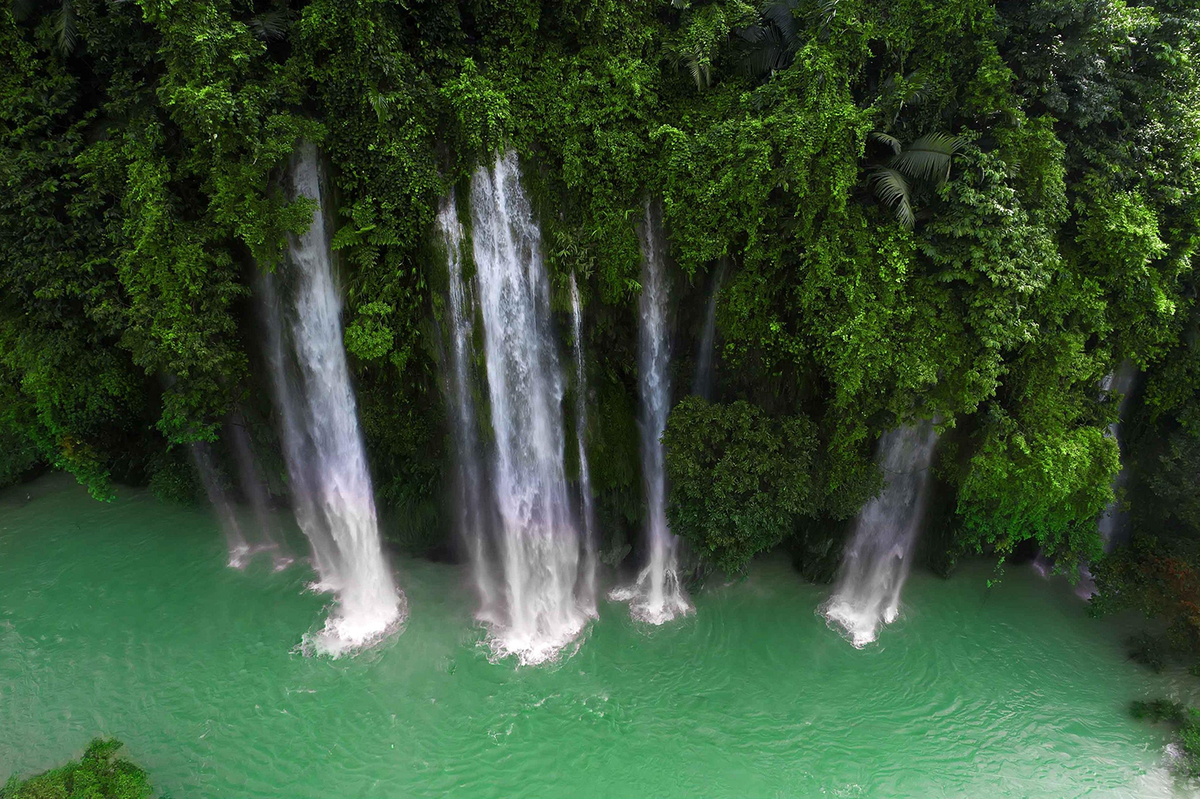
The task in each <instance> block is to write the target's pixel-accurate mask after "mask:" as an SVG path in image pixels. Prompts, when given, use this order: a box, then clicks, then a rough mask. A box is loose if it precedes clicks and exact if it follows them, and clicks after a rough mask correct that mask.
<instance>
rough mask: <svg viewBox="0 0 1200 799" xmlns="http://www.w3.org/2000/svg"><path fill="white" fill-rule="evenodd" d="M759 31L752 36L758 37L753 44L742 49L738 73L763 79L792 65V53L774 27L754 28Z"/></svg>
mask: <svg viewBox="0 0 1200 799" xmlns="http://www.w3.org/2000/svg"><path fill="white" fill-rule="evenodd" d="M754 27H756V28H758V29H759V31H756V32H754V33H752V34H751V35H754V36H758V37H759V38H758V39H757V40H755V41H751V40H747V41H751V44H750V45H749V46H747V47H744V48H742V53H741V57H740V58H739V59H738V71H739V72H742V73H743V74H746V75H749V76H750V77H754V78H761V77H763V76H765V75H770V74H771V73H773V72H778V71H779V70H781V69H783V68H785V67H786V66H787V65H788V64H789V63H791V53H790V52H789V51H788V49H787V47H786V46H785V45H784V43H783V39H782V37H781V35H780V33H779V30H778V29H777V28H776V27H775V26H774V25H768V26H754Z"/></svg>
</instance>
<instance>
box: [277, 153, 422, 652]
mask: <svg viewBox="0 0 1200 799" xmlns="http://www.w3.org/2000/svg"><path fill="white" fill-rule="evenodd" d="M290 176H291V186H290V189H291V194H292V196H293V198H305V199H309V200H312V201H314V210H313V219H312V224H311V225H310V226H309V228H308V230H307V231H306V232H305V233H303V234H302V235H299V236H291V237H289V246H288V258H287V263H286V268H285V269H284V270H283V274H281V275H274V274H268V275H266V276H265V277H264V280H263V285H262V294H263V300H264V304H265V306H266V326H267V355H268V359H267V360H268V363H269V364H270V368H271V372H272V377H273V382H274V385H275V394H276V402H277V404H278V406H279V410H280V415H281V422H282V424H281V427H282V430H281V434H282V437H283V443H284V456H285V459H286V461H287V467H288V475H289V478H290V489H291V495H292V501H293V506H294V508H295V512H296V520H297V522H298V523H299V525H300V528H301V530H303V531H304V534H305V535H306V536H307V537H308V539H309V541H310V542H311V544H312V549H313V565H314V566H315V568H316V571H317V575H318V578H319V582H318V583H317V585H316V587H317V588H320V589H323V590H330V591H333V592H334V593H335V594H336V596H337V607H336V608H335V609H334V610H333V612H332V613H331V614H330V617H329V618H328V619H327V620H326V623H325V626H324V629H323V630H322V631H321V632H320V633H317V634H315V635H310V636H306V642H305V643H306V647H305V648H306V650H308V651H317V652H322V653H327V654H331V655H334V656H337V655H339V654H342V653H344V652H347V651H350V650H353V649H355V648H358V647H361V646H363V645H366V644H369V643H372V642H374V641H376V640H378V639H379V638H380V637H381V636H383V635H384V634H386V633H387V632H388V631H389V630H391V629H393V628H395V627H396V626H397V625H398V624H399V623H400V621H401V619H402V617H403V610H404V605H403V595H402V594H401V593H400V592H399V591H398V589H397V588H396V585H395V583H394V581H393V579H392V575H391V572H390V571H389V569H388V566H387V563H386V562H385V560H384V557H383V551H382V546H381V542H380V536H379V527H378V523H377V521H376V515H375V500H374V496H373V493H372V489H371V477H370V474H369V473H368V470H367V460H366V453H365V451H364V449H363V443H362V437H361V435H360V433H359V429H358V418H357V410H356V404H355V398H354V391H353V389H352V387H351V385H350V372H349V369H348V367H347V365H346V353H345V350H344V349H343V346H342V327H341V318H340V316H341V298H340V296H339V294H338V291H337V287H336V285H335V284H334V277H333V264H332V255H331V252H330V247H329V233H328V230H327V228H326V224H325V217H324V213H323V210H322V207H321V201H322V186H321V179H320V165H319V158H318V155H317V149H316V147H315V146H314V145H312V144H308V143H305V144H301V145H300V146H299V147H298V148H297V151H296V154H295V155H294V156H293V158H292V163H291V165H290ZM285 296H286V298H287V300H288V302H286V303H285V301H284V298H285Z"/></svg>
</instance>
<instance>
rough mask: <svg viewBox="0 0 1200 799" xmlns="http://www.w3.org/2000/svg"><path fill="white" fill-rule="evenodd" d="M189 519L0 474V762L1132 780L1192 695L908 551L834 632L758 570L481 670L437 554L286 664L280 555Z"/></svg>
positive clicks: (322, 774) (551, 781) (1037, 596)
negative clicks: (858, 627) (349, 634)
mask: <svg viewBox="0 0 1200 799" xmlns="http://www.w3.org/2000/svg"><path fill="white" fill-rule="evenodd" d="M225 560H226V553H225V550H224V544H223V539H222V537H221V534H220V532H219V531H218V529H217V526H216V524H215V522H214V521H213V520H212V519H211V518H210V516H209V515H208V514H207V513H205V512H203V511H198V510H191V509H181V508H175V507H170V506H166V505H162V504H159V503H158V502H156V501H155V500H154V499H153V498H152V497H151V496H150V495H149V494H147V493H144V492H136V491H125V492H122V497H121V498H120V499H118V501H116V502H114V503H112V504H108V505H102V504H99V503H96V502H94V501H92V500H90V499H89V498H88V497H87V496H86V494H85V493H84V492H83V490H82V489H80V488H79V487H77V486H75V485H74V484H73V483H72V482H71V481H69V480H67V479H64V478H61V477H51V478H45V479H43V480H40V481H38V482H37V483H35V484H32V485H31V486H23V487H19V488H16V489H10V490H8V491H7V492H4V493H2V494H0V779H3V777H4V776H5V775H6V774H8V773H9V772H17V773H20V774H28V773H31V772H34V771H38V770H42V769H45V768H49V767H51V766H54V765H57V764H59V763H60V762H62V761H65V760H66V759H68V758H70V757H73V756H76V755H78V754H79V753H80V752H81V751H82V749H83V747H84V746H85V745H86V743H87V741H88V740H89V739H90V738H92V737H93V736H95V735H98V734H106V735H116V736H118V737H120V738H121V739H123V740H124V741H126V743H127V745H128V753H129V755H130V756H131V757H133V758H134V759H135V760H137V761H138V762H139V763H141V764H142V765H144V766H145V767H146V768H147V769H148V770H149V771H150V773H151V776H152V778H153V780H154V782H155V785H156V786H157V787H158V788H159V789H161V790H164V791H166V792H169V794H170V795H171V796H172V797H174V799H184V797H224V796H230V797H421V796H443V795H454V796H470V797H593V796H630V797H632V796H654V797H757V796H762V797H820V796H851V797H855V796H859V797H937V796H952V797H961V796H972V797H1009V796H1010V797H1054V798H1055V799H1062V798H1063V797H1085V796H1086V797H1122V796H1128V797H1154V796H1190V795H1193V786H1189V785H1184V784H1181V783H1179V782H1178V781H1176V780H1175V779H1173V778H1172V777H1171V776H1170V774H1169V772H1168V771H1167V769H1166V768H1165V766H1164V764H1165V763H1166V761H1167V760H1168V758H1169V755H1168V753H1167V750H1166V742H1167V737H1166V733H1165V732H1164V731H1162V730H1158V729H1155V728H1154V727H1150V726H1146V725H1144V724H1142V723H1140V722H1136V721H1134V720H1132V719H1130V718H1129V717H1128V714H1127V712H1126V708H1127V705H1128V703H1129V701H1130V700H1131V699H1135V698H1152V697H1157V696H1161V695H1164V694H1171V695H1176V696H1178V695H1179V694H1180V692H1181V691H1186V690H1189V689H1190V683H1188V682H1187V680H1186V679H1184V678H1182V677H1175V676H1155V675H1152V674H1149V673H1148V672H1145V671H1144V670H1142V669H1140V668H1139V667H1137V666H1136V665H1135V664H1133V663H1131V662H1129V661H1128V660H1127V659H1126V657H1125V653H1124V650H1123V648H1122V645H1121V642H1122V639H1123V635H1124V631H1123V630H1122V629H1121V627H1120V625H1119V624H1118V623H1114V622H1111V621H1097V620H1094V619H1090V618H1088V617H1087V615H1086V612H1085V608H1084V606H1083V605H1082V604H1081V603H1080V602H1079V601H1078V600H1076V599H1075V598H1074V596H1073V595H1072V593H1071V590H1070V588H1069V586H1067V585H1066V584H1065V582H1056V581H1050V582H1046V581H1042V580H1040V579H1039V578H1037V577H1036V576H1035V575H1034V574H1033V573H1032V572H1031V571H1030V570H1028V569H1020V568H1016V567H1013V568H1010V569H1009V570H1008V573H1007V574H1006V575H1005V578H1004V580H1003V581H1002V583H1001V584H1000V585H999V586H998V587H996V588H992V589H988V588H987V587H986V579H987V577H988V576H989V575H990V574H991V569H990V567H989V566H987V565H984V564H977V565H972V566H969V567H966V568H964V569H962V570H961V571H960V572H959V573H958V574H957V575H956V576H955V577H954V578H953V579H952V580H949V581H943V580H938V579H936V578H934V577H932V576H929V575H926V574H924V573H919V572H918V573H916V574H914V575H913V577H912V579H911V580H910V581H909V583H908V585H907V586H906V588H905V593H904V616H903V617H902V618H901V619H900V621H898V622H897V623H896V624H893V625H891V626H890V627H888V628H886V629H885V630H884V631H883V633H882V635H881V637H880V641H879V643H878V644H876V645H872V646H870V647H867V648H866V649H863V650H856V649H854V648H853V647H851V646H849V645H848V644H847V643H846V642H845V641H843V640H842V639H841V638H840V637H838V636H837V635H836V634H835V633H833V632H832V631H830V630H829V629H828V628H827V627H826V625H825V621H824V619H822V618H821V617H819V616H818V615H817V614H816V613H815V609H816V607H817V605H818V604H819V603H820V602H821V601H822V600H823V599H824V598H825V596H826V592H827V590H828V589H827V588H823V587H819V586H810V585H806V584H804V583H802V582H801V581H800V580H799V579H798V578H797V576H796V575H795V573H794V572H793V571H792V570H791V569H790V568H789V567H788V566H787V565H786V564H785V563H782V562H777V561H773V560H768V561H765V562H763V563H760V564H758V565H757V566H756V567H755V568H754V569H753V570H752V572H751V574H750V575H749V576H748V578H746V579H744V580H742V581H739V582H736V583H733V584H730V585H725V586H720V585H715V586H710V587H709V588H708V589H707V590H705V591H703V592H701V593H700V594H699V595H698V596H695V597H693V599H694V601H695V605H696V614H695V615H693V616H690V617H688V618H686V619H684V620H682V621H680V622H676V623H672V624H669V625H667V626H665V627H662V628H647V627H644V626H641V625H639V624H638V623H637V622H634V621H632V620H631V619H630V618H629V616H628V611H627V609H626V608H625V607H624V606H622V605H619V604H604V605H602V607H601V617H600V619H599V620H598V621H597V622H595V623H594V624H593V625H592V626H591V627H590V629H589V630H588V632H587V634H586V637H585V638H584V639H583V641H582V643H581V645H580V647H579V649H578V651H576V652H575V653H574V654H571V655H570V656H568V657H566V658H564V659H563V660H561V661H560V662H558V663H555V664H552V665H549V666H541V667H532V668H516V666H515V664H513V663H511V662H502V663H498V664H496V663H490V662H489V661H488V659H487V654H488V653H487V650H486V648H484V647H483V646H481V645H480V642H481V639H482V632H481V631H480V630H479V629H478V628H477V627H475V626H474V625H473V623H472V621H471V613H472V610H473V606H474V601H473V599H472V598H471V595H470V593H469V591H468V589H467V575H466V573H465V571H464V570H462V569H460V568H458V567H453V566H447V565H440V564H432V563H428V562H424V561H410V560H403V561H400V562H399V563H397V564H395V566H396V572H397V575H398V579H399V582H400V584H401V585H402V586H403V587H404V589H405V591H406V593H407V595H408V601H409V609H410V617H409V622H408V624H407V627H406V628H405V630H404V632H403V633H402V634H401V635H399V636H397V637H395V638H393V639H391V640H389V641H388V642H386V643H385V644H384V645H382V646H381V647H379V648H377V649H376V650H374V651H371V652H368V653H365V654H362V655H359V656H357V657H353V658H345V659H341V660H329V659H324V658H310V657H305V656H303V655H302V654H300V653H299V651H298V650H297V644H298V643H299V642H300V639H301V636H302V635H303V634H304V632H306V631H308V630H310V629H315V628H316V627H318V626H319V625H320V624H321V622H322V621H323V618H324V607H325V604H326V602H327V597H323V596H319V595H315V594H313V593H310V592H308V591H306V588H305V586H306V584H307V583H308V582H310V581H311V580H312V579H313V575H312V573H311V571H310V570H309V569H308V568H307V567H306V566H303V565H298V566H294V567H292V568H291V569H288V570H286V571H283V572H279V573H272V572H271V570H270V564H269V562H268V560H267V559H266V558H262V559H260V560H258V561H255V562H254V563H252V564H251V565H250V567H249V568H248V569H247V570H246V571H244V572H239V571H235V570H232V569H229V568H226V567H225Z"/></svg>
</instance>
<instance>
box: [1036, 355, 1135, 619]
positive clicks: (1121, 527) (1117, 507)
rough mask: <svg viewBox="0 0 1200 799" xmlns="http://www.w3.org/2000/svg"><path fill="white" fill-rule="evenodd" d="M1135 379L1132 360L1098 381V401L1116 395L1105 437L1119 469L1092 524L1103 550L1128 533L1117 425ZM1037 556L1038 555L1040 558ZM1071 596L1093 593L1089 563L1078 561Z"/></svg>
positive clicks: (1125, 477)
mask: <svg viewBox="0 0 1200 799" xmlns="http://www.w3.org/2000/svg"><path fill="white" fill-rule="evenodd" d="M1136 380H1137V367H1136V366H1135V365H1134V364H1133V361H1129V360H1125V361H1122V362H1121V364H1120V365H1119V366H1118V367H1117V368H1116V370H1115V371H1112V372H1109V373H1108V374H1107V375H1105V376H1104V379H1103V380H1102V381H1100V396H1101V398H1102V399H1106V400H1110V401H1111V398H1112V396H1113V395H1114V394H1116V395H1118V396H1119V399H1118V400H1117V403H1118V405H1117V420H1116V421H1115V422H1111V423H1110V424H1109V425H1108V430H1107V432H1106V435H1107V436H1108V437H1109V438H1111V439H1113V440H1114V441H1116V442H1117V446H1118V447H1119V448H1120V449H1121V450H1122V451H1121V468H1120V470H1119V471H1118V472H1117V474H1116V476H1114V477H1113V480H1112V490H1113V499H1112V502H1109V503H1108V505H1106V506H1105V508H1104V511H1103V512H1102V513H1101V514H1100V519H1099V520H1098V521H1097V522H1096V532H1098V533H1099V534H1100V540H1101V542H1103V545H1104V551H1105V552H1112V550H1113V547H1114V546H1116V545H1117V544H1118V543H1120V542H1121V541H1123V540H1124V539H1125V537H1126V535H1127V533H1128V526H1129V512H1128V511H1127V510H1125V509H1124V502H1123V497H1122V496H1121V495H1122V494H1123V493H1124V491H1125V485H1126V483H1128V482H1129V472H1128V471H1126V469H1125V457H1124V456H1125V453H1124V451H1123V450H1124V442H1123V441H1122V440H1121V422H1122V421H1123V420H1124V418H1125V407H1126V405H1127V404H1128V401H1129V395H1130V393H1131V392H1132V390H1133V384H1134V381H1136ZM1040 554H1041V553H1039V556H1040ZM1075 593H1076V594H1077V595H1078V596H1079V597H1080V598H1081V599H1085V600H1086V599H1091V597H1092V595H1093V594H1095V593H1096V581H1095V579H1093V577H1092V570H1091V568H1090V564H1088V563H1083V562H1081V563H1080V564H1079V581H1078V582H1077V583H1076V584H1075Z"/></svg>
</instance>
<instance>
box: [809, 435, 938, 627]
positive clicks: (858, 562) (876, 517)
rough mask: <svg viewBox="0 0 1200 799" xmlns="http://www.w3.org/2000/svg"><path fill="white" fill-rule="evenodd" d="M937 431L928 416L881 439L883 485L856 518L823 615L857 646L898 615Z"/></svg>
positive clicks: (880, 463) (922, 510)
mask: <svg viewBox="0 0 1200 799" xmlns="http://www.w3.org/2000/svg"><path fill="white" fill-rule="evenodd" d="M936 443H937V433H936V431H935V430H934V427H933V423H932V422H921V423H917V424H910V425H905V426H903V427H899V428H897V429H895V430H891V431H889V432H887V433H885V434H884V435H883V436H882V437H881V438H880V440H879V455H878V460H879V465H880V467H881V468H882V469H883V475H884V485H883V490H882V491H880V492H879V494H878V495H876V496H875V497H874V498H873V499H871V500H870V501H869V502H868V503H867V504H866V506H865V507H863V509H862V510H861V511H859V514H858V518H857V520H855V524H854V531H853V532H852V533H851V535H850V541H849V543H847V545H846V551H845V553H844V554H843V555H842V565H841V568H840V571H839V573H838V578H837V583H836V584H835V586H834V589H833V595H832V596H831V597H830V599H829V601H828V602H827V603H826V604H825V606H824V613H825V617H826V618H827V619H828V620H829V621H830V623H831V624H834V625H836V626H837V627H840V628H841V629H842V630H843V631H844V632H845V634H846V636H847V638H848V639H849V640H850V642H851V643H852V644H854V646H856V647H863V646H866V645H867V644H869V643H871V642H872V641H874V640H875V639H876V638H877V637H878V636H879V628H880V627H881V626H882V625H884V624H890V623H892V622H893V621H895V620H896V618H897V617H898V616H899V615H900V590H901V589H902V588H903V587H904V581H905V580H906V579H907V578H908V573H909V570H910V569H911V567H912V555H913V545H914V544H915V543H916V540H917V535H918V534H919V532H920V528H921V521H922V516H923V512H924V509H925V498H926V494H927V493H928V485H929V467H930V464H931V461H932V459H933V447H934V444H936Z"/></svg>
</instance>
